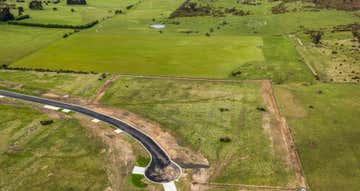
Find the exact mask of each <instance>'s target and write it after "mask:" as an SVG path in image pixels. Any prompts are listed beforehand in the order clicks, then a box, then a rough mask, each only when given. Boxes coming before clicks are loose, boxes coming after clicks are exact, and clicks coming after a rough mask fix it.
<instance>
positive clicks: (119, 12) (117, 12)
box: [115, 9, 123, 15]
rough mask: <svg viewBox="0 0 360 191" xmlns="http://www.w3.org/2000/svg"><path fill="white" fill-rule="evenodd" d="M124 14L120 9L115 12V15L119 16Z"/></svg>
mask: <svg viewBox="0 0 360 191" xmlns="http://www.w3.org/2000/svg"><path fill="white" fill-rule="evenodd" d="M122 13H123V12H122V10H120V9H118V10H116V11H115V15H119V14H122Z"/></svg>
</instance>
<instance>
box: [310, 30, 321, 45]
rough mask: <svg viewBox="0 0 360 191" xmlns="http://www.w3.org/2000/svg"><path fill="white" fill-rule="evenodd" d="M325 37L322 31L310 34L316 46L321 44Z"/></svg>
mask: <svg viewBox="0 0 360 191" xmlns="http://www.w3.org/2000/svg"><path fill="white" fill-rule="evenodd" d="M323 35H324V32H322V31H311V32H310V37H311V39H312V42H313V43H314V44H316V45H317V44H320V42H321V38H322V36H323Z"/></svg>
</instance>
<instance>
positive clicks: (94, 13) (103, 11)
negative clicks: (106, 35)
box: [7, 0, 135, 25]
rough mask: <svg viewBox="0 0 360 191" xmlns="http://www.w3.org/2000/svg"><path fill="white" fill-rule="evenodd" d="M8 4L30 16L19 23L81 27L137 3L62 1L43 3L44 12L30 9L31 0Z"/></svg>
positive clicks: (112, 0) (13, 0)
mask: <svg viewBox="0 0 360 191" xmlns="http://www.w3.org/2000/svg"><path fill="white" fill-rule="evenodd" d="M7 2H8V3H11V4H15V5H17V6H22V7H23V8H24V13H23V14H24V15H29V16H30V18H29V19H24V20H20V21H19V22H24V23H41V24H63V25H81V24H86V23H89V22H91V21H95V20H102V19H104V18H107V17H110V16H113V15H114V12H115V10H121V9H125V7H126V6H127V5H130V4H132V3H134V2H135V1H134V0H125V1H114V0H107V1H100V0H91V1H88V3H87V5H67V4H66V1H60V2H59V3H52V2H51V3H47V4H46V3H42V5H43V9H42V10H32V9H30V8H29V7H28V4H29V3H30V2H31V0H25V1H24V2H17V1H15V0H8V1H7ZM54 9H56V10H54ZM12 13H13V14H14V15H17V14H18V11H17V10H13V11H12Z"/></svg>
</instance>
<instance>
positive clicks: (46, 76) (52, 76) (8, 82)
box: [0, 70, 106, 98]
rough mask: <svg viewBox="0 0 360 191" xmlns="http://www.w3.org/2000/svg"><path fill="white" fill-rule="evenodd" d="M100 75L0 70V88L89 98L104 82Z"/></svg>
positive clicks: (33, 93) (34, 93)
mask: <svg viewBox="0 0 360 191" xmlns="http://www.w3.org/2000/svg"><path fill="white" fill-rule="evenodd" d="M99 77H100V75H95V74H91V75H83V74H80V75H79V74H57V73H54V72H52V73H51V72H24V71H7V70H0V89H5V90H13V91H18V92H21V93H26V94H32V95H41V94H45V93H49V92H50V93H54V94H56V95H58V96H65V95H70V96H77V97H83V98H91V97H93V96H95V94H96V91H97V90H98V89H99V88H100V86H101V85H102V84H103V83H104V82H105V80H106V79H102V80H99Z"/></svg>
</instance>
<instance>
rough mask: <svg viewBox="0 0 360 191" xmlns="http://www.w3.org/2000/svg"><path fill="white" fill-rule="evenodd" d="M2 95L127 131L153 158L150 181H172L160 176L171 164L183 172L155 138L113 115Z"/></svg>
mask: <svg viewBox="0 0 360 191" xmlns="http://www.w3.org/2000/svg"><path fill="white" fill-rule="evenodd" d="M0 95H3V96H7V97H12V98H16V99H21V100H25V101H29V102H35V103H40V104H45V105H51V106H56V107H60V108H63V109H70V110H72V111H75V112H78V113H82V114H84V115H87V116H90V117H93V118H96V119H99V120H101V121H103V122H106V123H108V124H111V125H113V126H115V127H117V128H119V129H121V130H123V131H125V132H126V133H128V134H129V135H130V136H131V137H133V138H134V139H136V140H137V141H139V142H140V143H141V144H142V145H143V146H144V147H145V148H146V149H147V151H148V152H149V153H150V155H151V159H152V160H151V163H150V165H148V167H147V168H146V171H145V176H146V177H147V178H148V179H149V180H150V181H153V182H159V183H163V182H169V181H172V180H171V179H172V178H169V176H167V178H161V177H166V175H164V176H159V173H162V172H164V171H165V170H162V169H165V168H168V167H169V166H172V168H179V169H177V170H178V172H181V169H180V167H179V166H178V165H177V164H175V163H174V162H173V161H171V159H170V158H169V156H168V155H167V154H166V152H165V151H164V150H163V149H162V148H161V147H160V146H159V145H158V144H157V143H156V142H155V141H154V140H152V139H151V138H150V137H149V136H147V135H145V134H144V133H143V132H141V131H140V130H138V129H136V128H134V127H132V126H130V125H128V124H126V123H124V122H122V121H120V120H119V119H115V118H113V117H110V116H107V115H104V114H101V113H98V112H95V111H92V110H90V109H87V108H84V107H81V106H78V105H73V104H67V103H63V102H58V101H54V100H49V99H44V98H39V97H34V96H29V95H24V94H19V93H14V92H9V91H3V90H0ZM152 174H156V176H152ZM159 177H160V178H159ZM173 178H177V176H173Z"/></svg>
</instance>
